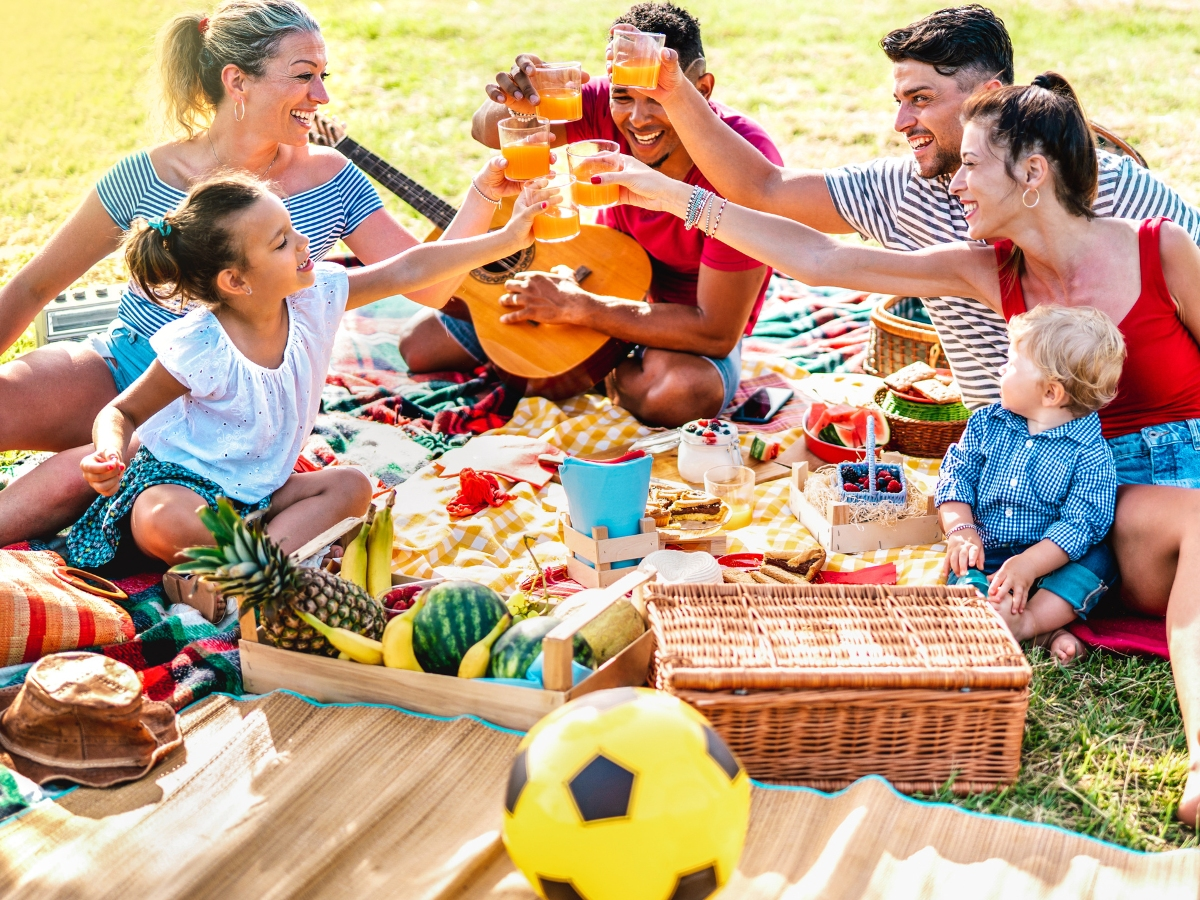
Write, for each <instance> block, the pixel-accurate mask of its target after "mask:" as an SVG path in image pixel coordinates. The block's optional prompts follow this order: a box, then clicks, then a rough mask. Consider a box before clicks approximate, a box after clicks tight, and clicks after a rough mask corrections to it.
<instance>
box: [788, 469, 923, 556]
mask: <svg viewBox="0 0 1200 900" xmlns="http://www.w3.org/2000/svg"><path fill="white" fill-rule="evenodd" d="M807 480H808V463H807V462H799V463H797V464H796V465H794V466H793V467H792V483H791V495H790V498H789V499H790V502H789V506H790V507H791V510H792V515H794V516H795V517H796V518H797V519H799V520H800V524H801V525H803V526H804V527H805V528H807V529H808V530H809V532H811V533H812V536H813V537H815V538H816V539H817V541H818V542H820V544H821V546H823V547H824V548H825V549H826V550H827V551H829V552H830V553H865V552H868V551H871V550H889V549H891V548H892V547H909V546H921V545H925V544H936V543H937V542H938V541H940V540H941V539H942V529H941V526H940V525H939V524H938V517H937V507H936V506H935V505H934V502H933V496H932V495H931V494H923V495H922V496H923V498H924V501H925V506H924V508H925V515H921V516H909V517H907V518H903V519H900V520H898V521H896V522H894V523H892V524H883V523H880V522H865V523H862V524H856V523H854V522H851V521H850V513H851V510H850V504H848V503H843V502H836V501H835V502H833V503H830V504H829V509H828V511H827V513H822V512H821V511H820V510H818V509H817V508H816V507H814V506H813V505H812V504H811V503H809V502H808V499H807V498H806V497H805V496H804V485H805V482H806V481H807ZM911 490H913V491H914V492H918V491H917V489H916V488H915V487H913V488H911ZM918 493H919V492H918Z"/></svg>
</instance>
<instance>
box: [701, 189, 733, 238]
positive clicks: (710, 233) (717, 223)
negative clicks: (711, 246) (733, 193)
mask: <svg viewBox="0 0 1200 900" xmlns="http://www.w3.org/2000/svg"><path fill="white" fill-rule="evenodd" d="M728 202H729V200H728V199H727V198H724V197H723V198H721V208H720V209H718V210H717V221H715V222H713V227H712V231H707V232H705V234H707V235H708V236H709V237H710V238H711V237H716V235H717V229H718V228H720V227H721V214H722V213H723V212H725V204H726V203H728Z"/></svg>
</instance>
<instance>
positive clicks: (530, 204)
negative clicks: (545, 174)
mask: <svg viewBox="0 0 1200 900" xmlns="http://www.w3.org/2000/svg"><path fill="white" fill-rule="evenodd" d="M549 183H550V179H549V178H535V179H533V180H532V181H526V182H523V183H522V189H521V192H520V193H519V194H518V195H517V202H516V203H514V204H513V211H512V218H510V219H509V220H508V224H507V225H505V226H504V231H505V232H506V233H507V234H508V235H510V237H511V238H512V240H513V243H514V247H515V248H516V249H520V248H522V247H528V246H529V245H530V244H531V243H533V219H534V217H535V216H538V215H540V214H541V213H544V212H545V211H546V210H548V209H550V208H551V207H553V206H558V204H559V203H560V202H561V201H562V191H560V190H559V189H558V188H548V187H546V185H547V184H549Z"/></svg>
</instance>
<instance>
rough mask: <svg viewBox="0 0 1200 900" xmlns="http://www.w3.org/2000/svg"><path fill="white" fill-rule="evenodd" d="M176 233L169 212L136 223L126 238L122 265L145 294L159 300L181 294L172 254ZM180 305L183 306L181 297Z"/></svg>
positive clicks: (178, 272)
mask: <svg viewBox="0 0 1200 900" xmlns="http://www.w3.org/2000/svg"><path fill="white" fill-rule="evenodd" d="M175 234H176V229H175V226H174V225H173V224H172V223H171V216H170V214H168V215H166V216H163V217H162V218H161V219H155V220H153V221H152V222H148V221H146V220H139V221H137V222H135V223H134V225H133V228H132V229H131V230H130V231H129V234H128V235H126V237H125V265H126V266H127V267H128V268H129V274H130V276H132V278H133V280H134V283H135V284H137V286H138V287H140V288H141V289H142V292H143V293H144V294H145V295H146V296H147V297H149V298H151V299H153V300H158V301H159V302H165V301H167V300H171V299H173V298H175V297H179V296H180V291H181V286H180V284H181V281H182V278H181V277H180V271H179V262H178V261H177V260H176V259H175V256H174V254H172V253H171V238H172V236H173V235H175ZM179 306H180V307H181V308H182V306H183V300H182V298H180V303H179Z"/></svg>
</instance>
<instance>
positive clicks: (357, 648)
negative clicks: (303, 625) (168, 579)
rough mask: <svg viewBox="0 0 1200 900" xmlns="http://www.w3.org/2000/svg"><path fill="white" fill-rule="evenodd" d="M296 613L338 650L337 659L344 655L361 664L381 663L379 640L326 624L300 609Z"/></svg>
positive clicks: (381, 651)
mask: <svg viewBox="0 0 1200 900" xmlns="http://www.w3.org/2000/svg"><path fill="white" fill-rule="evenodd" d="M296 615H298V616H299V617H300V618H301V619H303V620H304V621H305V622H307V623H308V624H309V625H311V626H312V627H313V628H315V629H316V630H317V633H318V634H320V635H322V636H323V637H324V638H325V640H327V641H329V643H330V645H331V646H332V647H333V649H334V650H337V651H339V652H338V658H339V659H341V658H342V657H343V655H344V656H345V658H346V659H349V660H353V661H354V662H356V663H362V664H363V665H367V666H381V665H383V644H382V643H381V642H380V641H376V640H373V639H372V638H369V637H367V636H366V635H362V634H358V633H357V632H354V631H350V630H349V629H346V628H334V627H333V626H332V625H326V624H325V623H324V622H322V621H321V620H320V619H318V618H317V617H316V616H314V615H310V614H309V613H306V612H303V611H301V610H296Z"/></svg>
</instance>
